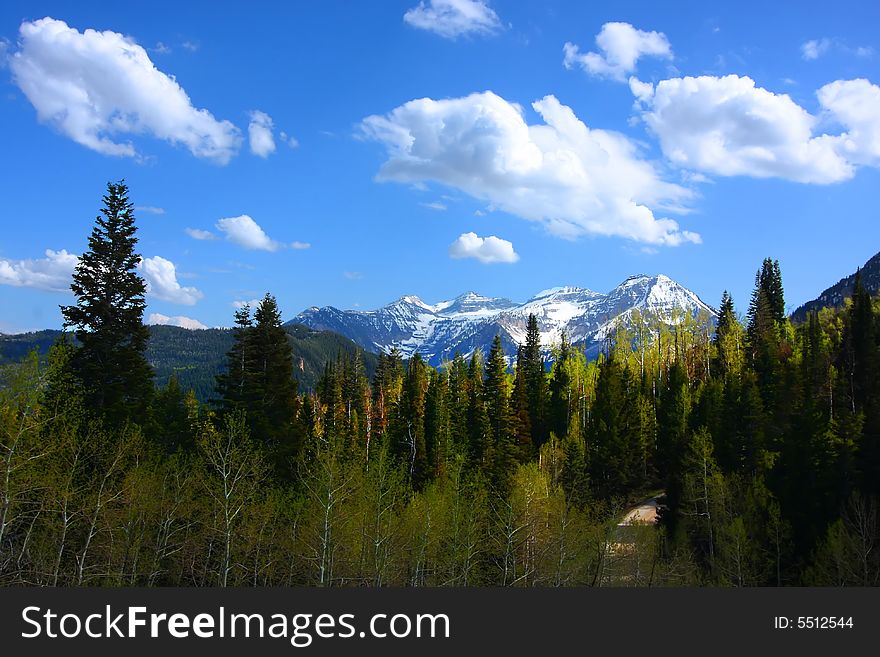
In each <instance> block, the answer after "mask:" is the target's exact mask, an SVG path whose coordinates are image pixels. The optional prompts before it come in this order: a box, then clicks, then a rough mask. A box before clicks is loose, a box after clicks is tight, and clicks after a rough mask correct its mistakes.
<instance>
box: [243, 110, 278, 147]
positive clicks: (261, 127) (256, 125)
mask: <svg viewBox="0 0 880 657" xmlns="http://www.w3.org/2000/svg"><path fill="white" fill-rule="evenodd" d="M248 141H249V143H250V147H251V153H253V154H254V155H257V156H258V157H262V158H264V159H265V158H267V157H269V156H270V155H271V154H272V153H274V152H275V137H274V136H273V135H272V117H271V116H269V115H268V114H266V113H265V112H261V111H259V110H254V111H253V112H251V122H250V123H249V124H248Z"/></svg>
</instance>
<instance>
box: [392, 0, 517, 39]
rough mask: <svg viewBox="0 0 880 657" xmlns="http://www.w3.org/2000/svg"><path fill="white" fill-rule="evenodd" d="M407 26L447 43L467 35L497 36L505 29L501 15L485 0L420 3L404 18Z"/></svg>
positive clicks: (450, 0) (429, 1)
mask: <svg viewBox="0 0 880 657" xmlns="http://www.w3.org/2000/svg"><path fill="white" fill-rule="evenodd" d="M403 20H404V22H405V23H408V24H409V25H411V26H413V27H417V28H419V29H422V30H429V31H431V32H435V33H437V34H439V35H440V36H442V37H445V38H447V39H455V38H456V37H459V36H462V35H464V34H481V35H489V34H494V33H495V32H498V31H499V30H501V29H502V25H501V21H500V20H499V18H498V14H496V13H495V11H494V10H493V9H492V8H491V7H490V6H489V5H488V3H487V2H485V0H428V1H427V2H425V0H421V2H419V6H418V7H413V8H412V9H410V10H409V11H407V12H406V13H405V14H404V15H403Z"/></svg>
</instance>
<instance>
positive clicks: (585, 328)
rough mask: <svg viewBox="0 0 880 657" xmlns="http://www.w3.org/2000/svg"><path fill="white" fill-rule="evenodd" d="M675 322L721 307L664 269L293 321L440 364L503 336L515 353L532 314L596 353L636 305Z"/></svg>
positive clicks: (414, 299)
mask: <svg viewBox="0 0 880 657" xmlns="http://www.w3.org/2000/svg"><path fill="white" fill-rule="evenodd" d="M636 308H640V309H642V310H643V311H646V312H648V313H651V314H653V315H655V316H659V317H660V318H661V319H662V320H663V321H665V322H666V323H675V321H677V320H676V317H675V315H676V313H677V312H679V311H680V312H684V313H691V314H693V315H697V314H699V313H701V312H705V313H707V314H708V315H709V317H710V318H714V317H715V316H716V314H717V313H716V311H715V309H714V308H712V307H711V306H710V305H709V304H707V303H705V302H704V301H702V299H700V298H699V296H697V295H696V294H695V293H694V292H692V291H691V290H689V289H687V288H685V287H684V286H682V285H680V284H679V283H677V282H675V281H674V280H672V279H671V278H669V277H668V276H666V275H664V274H657V275H655V276H648V275H646V274H637V275H634V276H629V277H628V278H626V279H625V280H624V281H623V282H622V283H621V284H620V285H618V286H617V287H615V288H614V289H612V290H611V291H610V292H608V293H607V294H602V293H600V292H595V291H594V290H591V289H589V288H585V287H577V286H562V287H552V288H548V289H546V290H541V291H540V292H538V293H536V294H535V295H533V296H532V297H530V298H529V299H527V300H526V301H524V302H521V303H518V302H516V301H512V300H510V299H507V298H504V297H487V296H484V295H481V294H478V293H476V292H473V291H468V292H465V293H463V294H460V295H458V296H457V297H454V298H453V299H449V300H444V301H440V302H438V303H436V304H430V303H426V302H425V301H423V300H422V299H421V298H420V297H418V296H416V295H411V294H409V295H403V296H401V297H399V298H398V299H396V300H394V301H392V302H391V303H388V304H386V305H384V306H382V307H380V308H377V309H374V310H340V309H339V308H336V307H334V306H324V307H317V306H312V307H310V308H307V309H306V310H304V311H303V312H302V313H300V314H299V315H297V316H296V317H295V318H294V319H293V320H291V322H289V323H300V324H303V325H305V326H309V327H310V328H313V329H320V330H328V331H333V332H335V333H339V334H341V335H344V336H345V337H347V338H349V339H351V340H352V341H354V342H355V343H357V344H358V345H360V346H361V347H363V348H364V349H366V350H369V351H385V352H387V351H389V350H390V349H392V348H395V347H396V348H397V349H399V350H400V351H401V352H402V353H403V355H404V357H409V356H411V355H413V354H414V353H416V352H418V353H419V354H421V355H422V357H424V358H426V359H427V360H428V361H429V362H430V363H431V364H433V365H438V364H439V363H441V362H442V361H443V360H445V359H447V358H451V357H452V356H453V355H454V354H455V353H461V354H463V355H468V354H470V353H472V352H473V350H474V349H476V348H481V349H483V350H484V351H486V350H487V349H488V346H489V345H490V344H491V342H492V340H493V339H494V337H495V335H496V334H500V335H501V338H502V344H503V345H504V347H505V352H506V354H507V356H508V357H509V358H512V356H513V355H514V354H515V353H516V349H517V346H518V345H519V344H521V343H522V342H523V341H524V340H525V332H526V325H527V322H528V317H529V315H530V314H534V315H535V317H536V318H537V320H538V326H539V330H540V332H541V342H542V345H543V346H544V348H545V351H547V350H549V348H550V346H551V345H552V344H554V343H558V342H559V340H560V339H561V335H562V333H563V332H565V333H566V334H567V335H568V337H569V340H570V341H571V342H572V343H573V344H578V345H581V346H584V347H585V348H586V350H587V353H588V355H595V353H597V352H598V349H599V348H600V346H601V343H602V342H603V341H604V340H605V338H606V337H607V335H608V334H609V332H610V331H611V330H612V328H613V327H614V326H616V322H617V321H623V322H627V321H628V320H629V319H630V318H631V316H632V312H633V310H635V309H636Z"/></svg>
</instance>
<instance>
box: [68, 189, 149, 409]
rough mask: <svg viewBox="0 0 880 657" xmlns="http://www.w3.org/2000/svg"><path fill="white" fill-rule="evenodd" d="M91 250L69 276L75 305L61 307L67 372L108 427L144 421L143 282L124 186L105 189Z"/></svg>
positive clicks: (146, 386)
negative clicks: (69, 332) (69, 334)
mask: <svg viewBox="0 0 880 657" xmlns="http://www.w3.org/2000/svg"><path fill="white" fill-rule="evenodd" d="M103 202H104V207H103V208H102V209H101V214H100V215H99V216H98V217H97V218H96V219H95V227H94V228H93V229H92V234H91V236H90V237H89V248H88V250H87V251H86V252H85V253H83V255H82V256H81V257H80V259H79V263H78V264H77V266H76V271H75V272H74V274H73V283H71V286H70V289H71V290H72V291H73V293H74V295H76V305H75V306H62V307H61V313H62V315H63V316H64V324H65V327H74V328H75V331H76V338H77V340H78V341H79V343H80V345H82V346H81V347H80V349H79V350H78V351H77V353H76V355H75V358H74V359H73V363H72V365H73V368H74V371H75V373H76V375H77V376H78V378H79V379H80V381H81V382H82V385H83V387H84V389H85V403H86V407H87V408H89V409H92V410H93V411H95V412H96V413H97V414H98V415H99V416H103V417H104V418H105V419H106V420H107V421H108V423H109V424H110V425H114V426H115V425H119V424H121V423H123V422H124V421H125V420H128V419H132V420H135V421H142V419H143V418H144V416H145V414H146V412H147V408H148V405H149V401H150V396H151V393H152V390H153V383H152V377H153V372H152V369H151V368H150V365H149V363H148V362H147V359H146V358H145V357H144V352H145V350H146V346H147V340H148V339H149V331H148V329H147V327H146V326H144V324H143V316H144V308H145V306H146V302H145V300H144V295H145V293H146V290H147V287H146V282H145V281H144V279H143V278H141V277H140V275H139V274H138V273H137V268H138V265H139V263H140V260H141V257H140V255H139V254H138V253H137V252H136V251H135V247H136V245H137V242H138V239H137V237H136V232H137V227H136V226H135V218H134V206H133V205H132V203H130V202H129V199H128V187H127V186H126V184H125V182H124V181H120V182H118V183H108V184H107V194H106V195H105V196H104V197H103Z"/></svg>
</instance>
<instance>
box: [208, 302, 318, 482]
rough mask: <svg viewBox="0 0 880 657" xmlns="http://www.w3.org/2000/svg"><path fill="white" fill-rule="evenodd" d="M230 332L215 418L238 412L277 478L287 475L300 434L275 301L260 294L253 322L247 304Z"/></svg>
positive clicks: (289, 361) (284, 337)
mask: <svg viewBox="0 0 880 657" xmlns="http://www.w3.org/2000/svg"><path fill="white" fill-rule="evenodd" d="M234 331H235V343H234V344H233V346H232V349H230V351H229V352H228V353H227V368H226V372H224V373H223V374H221V375H219V376H218V377H217V389H218V393H219V395H220V397H221V399H220V408H221V414H222V415H223V416H229V415H231V414H233V413H237V412H240V411H244V412H245V421H246V423H247V427H248V431H249V433H250V435H251V436H252V437H253V439H254V440H256V441H259V442H262V443H264V444H265V445H266V446H267V447H268V449H269V453H270V454H271V455H272V458H273V460H274V465H275V467H276V471H277V472H278V474H280V475H281V476H289V475H290V473H291V472H292V470H291V468H290V465H291V463H290V461H291V460H292V459H293V458H294V457H295V455H296V454H298V453H299V450H300V448H301V447H302V440H303V436H301V435H299V432H298V431H297V427H299V425H298V424H297V423H296V422H295V420H296V415H297V410H298V406H299V402H298V399H297V383H296V380H295V379H294V378H293V353H292V350H291V347H290V341H289V340H288V336H287V331H285V330H284V327H283V326H282V325H281V312H280V310H279V309H278V304H277V302H276V301H275V298H274V297H273V296H272V295H271V294H269V293H266V295H265V296H264V297H263V299H262V300H261V301H260V303H259V305H258V306H257V309H256V312H255V313H254V315H253V318H252V317H251V313H250V308H249V307H248V306H244V307H243V308H241V309H239V310H238V311H236V313H235V329H234Z"/></svg>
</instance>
